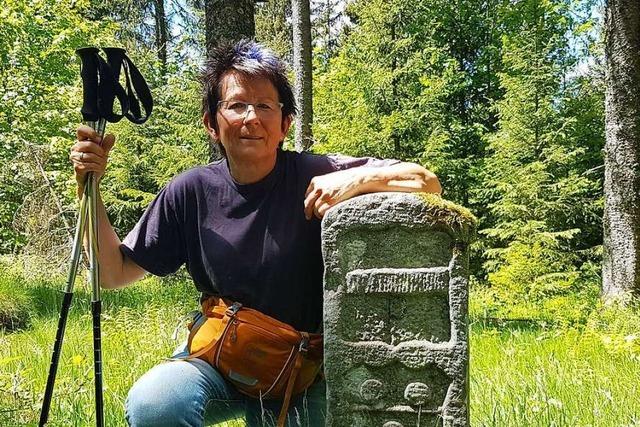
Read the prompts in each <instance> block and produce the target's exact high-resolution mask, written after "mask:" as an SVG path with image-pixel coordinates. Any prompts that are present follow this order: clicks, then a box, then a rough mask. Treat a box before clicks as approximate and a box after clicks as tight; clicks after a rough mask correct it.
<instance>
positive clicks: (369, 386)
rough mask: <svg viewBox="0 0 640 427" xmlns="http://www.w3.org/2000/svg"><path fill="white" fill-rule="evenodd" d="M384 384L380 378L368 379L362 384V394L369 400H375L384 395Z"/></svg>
mask: <svg viewBox="0 0 640 427" xmlns="http://www.w3.org/2000/svg"><path fill="white" fill-rule="evenodd" d="M383 388H384V385H383V384H382V383H381V382H380V381H378V380H366V381H365V382H363V383H362V384H360V396H362V398H363V399H364V400H366V401H368V402H371V403H373V402H375V401H377V400H379V399H380V398H381V397H382V391H383Z"/></svg>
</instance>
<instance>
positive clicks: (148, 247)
mask: <svg viewBox="0 0 640 427" xmlns="http://www.w3.org/2000/svg"><path fill="white" fill-rule="evenodd" d="M176 193H177V191H176V189H175V186H172V185H171V184H169V185H168V186H167V187H165V188H164V189H162V190H161V191H160V193H159V194H158V195H157V196H156V198H155V199H154V200H153V201H152V202H151V204H150V205H149V207H148V208H147V210H146V212H145V213H144V215H142V217H141V218H140V220H139V221H138V223H137V224H136V226H135V227H134V228H133V230H131V232H130V233H129V234H128V235H127V237H126V238H125V239H124V241H123V242H122V244H121V245H120V251H121V252H122V253H123V254H125V255H126V256H127V257H129V258H131V260H133V261H134V262H135V263H136V264H138V265H139V266H140V267H142V268H144V269H145V270H146V271H148V272H149V273H152V274H155V275H157V276H166V275H167V274H171V273H175V272H176V271H177V270H178V268H180V266H181V265H182V264H183V263H184V262H185V258H186V249H185V241H184V238H183V226H182V221H180V220H179V216H178V215H177V212H178V209H177V206H176V205H177V204H178V203H177V200H178V197H177V194H176Z"/></svg>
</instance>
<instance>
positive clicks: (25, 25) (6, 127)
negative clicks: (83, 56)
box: [0, 0, 115, 253]
mask: <svg viewBox="0 0 640 427" xmlns="http://www.w3.org/2000/svg"><path fill="white" fill-rule="evenodd" d="M86 7H87V2H86V1H79V2H78V1H65V0H38V1H24V0H8V1H6V2H4V3H3V8H2V11H0V64H1V65H0V93H2V102H0V159H2V162H1V164H2V167H0V237H1V240H0V241H1V243H0V253H3V252H9V251H11V250H14V248H16V247H19V246H20V245H21V244H23V243H24V240H25V236H23V235H21V233H20V232H19V231H16V230H14V229H13V228H12V222H13V220H14V215H15V213H16V211H17V210H18V209H19V208H20V206H21V205H22V202H23V201H24V199H25V198H27V197H28V196H29V195H30V194H33V193H34V192H36V191H37V190H38V189H40V188H42V187H43V186H45V185H46V184H45V182H44V176H46V178H47V180H49V182H50V184H51V185H52V187H53V189H54V190H55V191H57V192H61V190H62V189H63V188H64V187H65V184H66V181H67V178H68V176H69V172H70V169H69V168H68V167H67V168H65V169H62V168H61V167H60V164H61V159H66V158H67V154H66V153H64V154H63V153H60V152H55V151H54V149H55V147H56V144H57V142H58V141H59V138H69V135H70V134H71V132H72V129H74V128H75V124H76V123H77V122H78V112H77V110H78V105H79V103H81V99H82V96H81V93H80V90H79V84H78V83H79V82H78V74H79V71H78V70H79V65H78V62H77V61H76V58H75V53H74V50H75V49H76V48H78V47H81V46H86V45H88V44H113V39H112V38H110V34H112V33H113V29H114V28H115V26H114V25H113V24H112V23H109V22H106V21H105V22H101V23H98V22H91V21H86V20H84V19H83V17H82V15H81V13H82V11H83V10H85V9H86ZM67 152H68V151H67ZM49 157H50V159H49ZM47 159H49V160H50V161H47ZM38 162H40V163H41V164H42V165H43V169H44V176H43V175H42V173H41V171H40V170H39V168H38V167H37V164H36V163H38ZM63 171H64V172H63Z"/></svg>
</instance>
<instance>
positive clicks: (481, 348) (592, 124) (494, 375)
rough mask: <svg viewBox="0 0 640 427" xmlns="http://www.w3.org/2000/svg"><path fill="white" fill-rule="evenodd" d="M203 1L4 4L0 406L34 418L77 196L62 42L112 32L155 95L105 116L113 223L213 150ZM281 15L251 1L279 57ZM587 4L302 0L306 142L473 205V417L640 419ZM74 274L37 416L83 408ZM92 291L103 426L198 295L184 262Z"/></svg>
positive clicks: (479, 421) (132, 219)
mask: <svg viewBox="0 0 640 427" xmlns="http://www.w3.org/2000/svg"><path fill="white" fill-rule="evenodd" d="M210 3H215V2H210V1H207V0H204V1H202V0H153V1H149V2H144V1H137V0H136V1H124V0H107V1H95V0H4V2H3V8H2V10H0V98H1V102H0V344H1V345H0V424H1V425H30V424H33V423H35V422H36V420H37V414H38V412H39V405H40V394H41V390H43V388H44V383H45V378H46V367H47V366H48V358H49V351H50V346H51V343H52V342H53V337H54V333H55V332H54V331H55V319H56V318H57V312H58V311H59V307H60V303H59V301H57V299H58V295H59V292H58V291H59V290H61V289H62V283H64V275H65V273H66V269H67V263H68V261H69V252H70V247H71V240H72V238H73V232H74V225H75V219H76V211H77V207H78V202H77V198H76V182H75V179H74V176H73V168H72V166H71V164H70V162H69V149H70V146H71V145H72V144H73V141H74V138H75V129H76V127H77V126H78V124H79V123H80V122H81V121H82V117H81V115H80V106H81V102H82V85H81V80H80V75H79V62H78V59H77V57H76V55H75V49H77V48H79V47H82V46H89V45H96V46H120V47H124V48H125V49H127V52H128V54H129V55H130V56H131V58H132V59H133V60H134V62H135V63H136V64H137V65H138V66H139V68H140V70H141V72H142V74H143V75H144V76H145V77H146V79H147V81H148V82H149V85H150V87H151V91H152V93H153V96H154V101H155V106H154V111H153V114H152V116H151V118H150V119H149V121H148V122H147V123H146V124H145V125H143V126H134V125H132V124H131V123H128V122H126V121H122V122H120V123H117V124H109V125H108V130H107V131H108V132H110V133H113V134H115V135H116V137H117V141H116V145H115V147H114V149H113V151H112V154H111V158H110V163H109V167H108V171H107V174H106V175H105V177H104V179H103V181H102V182H101V196H102V199H103V200H104V203H105V206H106V207H107V211H108V214H109V217H110V219H111V221H112V223H113V224H114V227H115V228H116V230H117V232H118V234H119V235H120V236H121V237H124V235H126V233H127V232H128V231H129V230H131V229H132V228H133V226H134V225H135V223H136V222H137V221H138V219H139V218H140V216H141V215H142V213H143V212H144V210H145V208H146V207H147V205H148V204H149V203H150V201H151V200H152V199H153V198H154V197H155V195H156V194H157V193H158V192H159V191H160V189H162V188H163V187H164V185H165V184H166V183H167V182H168V181H169V180H170V179H171V178H172V177H174V176H175V175H176V174H178V173H179V172H182V171H184V170H186V169H188V168H190V167H193V166H195V165H201V164H206V163H208V162H209V161H210V160H211V157H212V155H213V154H212V153H211V149H210V146H209V142H208V140H207V135H206V133H205V132H204V129H203V127H202V121H201V110H200V108H201V107H200V99H201V95H200V89H201V88H200V85H199V82H198V74H199V70H200V68H201V66H202V63H203V61H204V59H205V58H206V55H207V52H206V50H207V49H206V46H207V44H208V43H207V39H206V38H207V34H206V31H205V21H206V10H207V8H208V7H215V5H214V6H211V5H210ZM220 13H222V11H220ZM291 16H292V6H291V4H290V2H289V1H287V0H268V1H261V2H256V3H255V11H254V18H255V22H254V25H255V39H256V40H257V41H259V42H261V43H263V44H265V45H266V46H269V47H270V48H272V49H273V50H274V51H276V52H277V53H278V54H280V55H281V56H282V57H283V58H285V59H286V60H287V62H289V63H292V61H293V41H292V40H293V29H292V18H291ZM604 23H605V4H604V1H599V0H454V1H451V0H424V1H408V0H348V1H345V0H311V35H312V38H311V44H312V84H313V86H312V87H313V92H312V93H313V96H312V100H313V104H312V106H313V121H312V127H311V135H312V137H311V138H312V139H311V140H312V142H313V143H312V145H311V147H310V148H309V150H310V151H312V152H315V153H342V154H345V155H351V156H371V157H377V158H393V159H399V160H404V161H411V162H415V163H419V164H421V165H423V166H425V167H426V168H428V169H429V170H431V171H433V172H435V173H436V175H437V176H438V177H439V179H440V182H441V184H442V187H443V197H444V198H445V199H447V200H450V201H452V202H455V203H457V204H459V205H461V206H464V207H466V208H468V209H470V210H471V211H472V212H473V214H474V215H475V216H476V217H477V219H478V230H477V236H476V239H475V242H474V243H473V245H472V247H471V259H470V267H471V271H470V274H471V277H470V286H471V296H470V323H471V325H470V327H471V391H470V405H471V425H474V426H476V425H477V426H528V425H536V426H552V425H553V426H565V425H566V426H609V425H610V426H621V425H625V426H635V425H640V417H639V416H638V415H637V414H638V413H640V404H639V403H638V402H637V399H636V395H637V393H636V391H637V384H638V383H639V381H638V380H640V368H639V367H638V361H639V360H640V335H639V334H640V320H638V319H639V318H638V310H637V308H636V306H635V301H634V300H633V298H632V297H630V296H628V295H626V294H625V295H622V296H621V297H620V299H619V300H617V299H616V300H614V301H606V302H603V300H602V298H601V294H602V286H603V285H602V280H603V279H602V265H603V254H604V248H603V238H604V237H603V217H604V209H605V195H604V194H605V193H604V182H605V156H604V152H605V92H606V78H605V74H606V73H605V68H606V61H605V37H604ZM292 78H293V74H292ZM293 135H294V132H293V131H292V132H290V135H289V137H288V138H287V140H286V141H285V148H286V149H291V150H293V149H294V148H295V142H294V136H293ZM79 276H82V274H80V275H79ZM78 282H79V283H78V286H79V287H80V289H79V290H77V293H78V297H77V301H76V302H75V303H74V307H73V309H72V315H71V319H70V322H69V328H70V331H69V334H70V335H69V337H70V338H68V340H69V343H68V344H65V345H69V347H68V348H66V349H65V353H63V355H66V357H67V359H64V360H63V362H61V363H62V366H61V373H60V375H61V378H62V379H61V380H60V383H59V390H62V391H60V393H61V394H63V393H64V394H65V395H73V396H75V399H74V398H71V397H69V396H67V397H64V398H62V397H61V398H60V399H59V400H57V401H56V402H55V403H54V406H53V407H52V419H53V418H55V417H56V414H58V415H57V417H58V419H59V420H65V421H60V424H52V425H91V424H92V423H93V421H92V415H91V411H92V383H91V378H90V375H89V374H88V372H89V370H90V368H91V366H92V365H91V352H90V349H89V341H90V332H91V331H90V320H91V319H90V316H89V312H88V301H89V297H90V289H88V288H87V286H86V284H85V283H84V279H83V278H82V277H79V280H78ZM80 282H82V283H80ZM167 284H170V286H166V285H167ZM185 296H186V297H185ZM103 297H104V299H105V302H104V307H105V308H104V310H105V315H104V328H105V332H104V334H105V344H104V345H105V350H104V353H105V358H108V359H107V360H105V365H106V367H105V371H106V372H107V375H111V376H112V378H113V379H112V380H110V381H109V379H107V382H108V383H110V384H109V385H108V386H107V387H108V388H107V392H106V396H105V399H106V406H107V409H106V411H107V420H108V422H107V424H108V425H121V424H122V425H124V419H123V418H122V402H123V400H124V398H125V397H126V392H127V390H128V388H129V387H130V385H131V383H132V382H133V381H135V379H136V378H137V377H138V376H139V375H140V374H141V373H142V372H144V371H145V370H146V369H148V368H149V367H150V366H153V364H154V360H156V361H157V359H159V358H161V357H164V356H166V355H167V354H169V353H170V349H171V348H172V347H175V345H174V344H173V341H172V340H171V337H170V335H171V332H172V331H173V327H174V325H175V321H176V319H177V318H178V317H179V313H181V312H186V311H187V308H189V307H192V306H193V304H194V301H195V298H196V297H197V295H196V293H195V290H193V289H191V288H190V283H189V278H188V275H187V273H186V272H183V271H181V272H179V273H178V274H177V275H175V276H172V277H170V278H163V279H159V278H151V277H150V278H146V279H144V281H143V283H142V284H140V285H139V286H134V287H131V288H130V289H129V288H128V289H126V290H123V291H117V292H113V293H109V292H104V293H103ZM141 323H144V324H145V325H147V327H148V328H149V329H150V330H151V331H149V330H146V331H145V330H143V329H142V327H141V325H140V324H141ZM151 334H154V335H155V336H157V337H158V338H157V340H154V342H153V343H151V344H147V343H146V341H145V340H147V339H148V337H149V336H150V335H151ZM140 342H145V344H144V345H145V347H146V348H148V350H149V351H148V352H144V354H141V352H140V349H139V348H140V347H139V343H140ZM85 345H86V348H85V347H84V346H85ZM130 354H135V355H136V357H135V358H134V359H135V362H134V363H133V366H132V365H131V364H127V363H126V362H127V358H129V357H130V356H129V355H130ZM163 355H164V356H163ZM65 360H66V361H65ZM107 378H109V377H107ZM116 378H117V380H116ZM57 387H58V385H57ZM62 414H67V415H62ZM69 420H72V421H69ZM64 422H69V424H64ZM239 425H244V424H239Z"/></svg>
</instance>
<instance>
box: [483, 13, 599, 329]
mask: <svg viewBox="0 0 640 427" xmlns="http://www.w3.org/2000/svg"><path fill="white" fill-rule="evenodd" d="M571 16H572V14H571V12H570V3H569V2H565V1H547V0H528V1H522V2H519V3H518V4H517V6H516V7H513V8H512V9H511V10H510V11H509V12H508V13H507V15H506V17H505V20H506V21H505V22H506V23H507V25H508V32H507V33H506V34H505V35H504V36H503V64H504V71H503V72H501V73H500V74H499V77H500V84H501V86H502V87H503V88H504V97H503V98H502V99H501V100H500V101H498V102H497V103H496V109H497V112H498V117H499V121H498V123H497V126H498V131H497V132H496V133H493V134H491V135H487V140H488V143H489V150H490V155H489V156H488V157H487V159H486V163H485V168H484V170H483V176H484V179H483V181H484V185H483V186H482V187H481V188H479V189H478V190H477V193H476V197H478V198H480V199H482V200H485V201H486V202H488V207H489V212H488V215H486V216H485V218H484V223H485V227H484V228H483V230H481V234H483V235H484V236H486V241H485V242H484V256H485V259H486V263H485V265H484V267H485V268H486V270H487V271H488V273H489V274H488V276H487V280H488V283H489V285H490V286H492V288H493V292H494V293H495V294H496V295H497V296H499V299H500V300H501V301H503V303H505V304H506V303H516V304H521V305H522V306H524V307H529V306H531V305H533V306H537V307H539V308H541V307H542V306H544V305H545V304H546V305H547V306H548V307H547V308H544V309H543V311H545V312H549V309H551V308H554V307H555V309H553V310H552V311H550V314H552V315H558V316H560V317H561V318H562V317H564V316H563V313H566V312H563V307H564V306H571V304H573V300H574V299H575V298H576V297H578V299H580V298H579V295H580V294H581V293H583V292H586V293H587V294H588V295H590V294H592V293H593V291H591V290H590V289H591V288H592V287H593V282H596V283H597V280H598V279H597V277H593V275H592V274H588V272H591V271H592V270H593V269H591V268H586V267H585V266H586V265H587V264H586V263H589V262H597V261H598V259H599V258H598V246H597V245H599V244H600V242H601V232H600V215H601V207H602V203H601V191H602V180H601V175H600V174H593V173H590V172H591V171H592V170H593V168H597V167H598V166H599V165H601V164H602V157H601V154H600V149H601V148H602V146H603V141H604V138H603V132H602V130H603V128H602V125H601V123H602V117H603V116H602V114H601V113H602V111H601V110H600V107H599V104H600V102H601V101H602V92H601V91H600V92H599V94H594V92H595V93H598V89H597V88H596V87H594V86H593V85H587V87H585V82H584V80H583V79H576V80H575V81H569V82H567V81H565V80H564V79H565V77H566V75H567V73H568V72H569V70H570V69H571V67H572V66H573V65H574V64H575V58H574V57H573V56H571V55H570V53H569V43H570V41H569V39H568V38H567V36H566V35H567V34H568V33H569V32H570V31H571V29H572V26H573V25H574V24H575V23H574V22H573V21H572V20H571ZM588 86H590V87H588ZM579 105H581V107H578V106H579ZM585 122H589V123H590V124H595V125H596V126H593V127H591V128H590V131H591V134H590V135H589V136H588V137H586V138H585V136H586V134H585V132H584V127H583V125H584V124H585ZM509 301H510V302H509ZM552 301H553V302H552ZM563 301H564V302H563ZM587 301H589V302H591V303H592V302H593V299H592V298H588V299H587ZM558 308H559V309H558ZM554 312H557V314H554ZM582 317H583V316H582ZM583 320H584V319H583Z"/></svg>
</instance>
